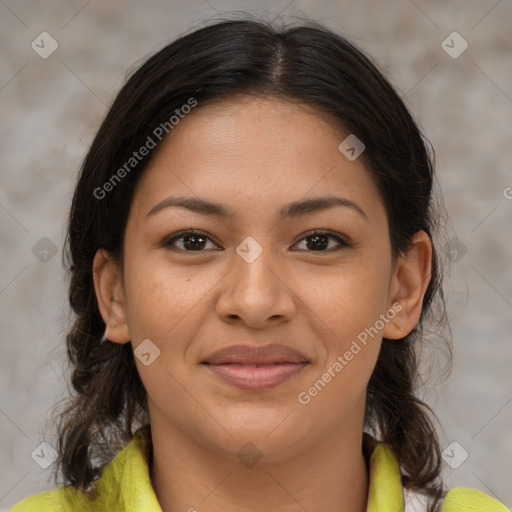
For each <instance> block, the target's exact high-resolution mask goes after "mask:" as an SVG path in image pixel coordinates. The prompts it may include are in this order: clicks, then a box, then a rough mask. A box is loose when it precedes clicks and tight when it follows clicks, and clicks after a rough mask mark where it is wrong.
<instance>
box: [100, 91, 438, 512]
mask: <svg viewBox="0 0 512 512" xmlns="http://www.w3.org/2000/svg"><path fill="white" fill-rule="evenodd" d="M347 135H348V133H340V130H339V128H338V127H336V125H335V124H334V122H330V120H329V119H328V118H326V117H325V116H320V115H318V113H317V112H316V111H315V110H313V109H312V108H311V107H308V106H306V105H300V104H296V103H295V104H294V103H289V102H285V101H283V100H278V99H275V98H272V99H269V98H267V99H261V98H260V99H255V98H248V97H244V98H238V99H232V100H230V101H229V102H227V101H224V102H220V103H216V104H210V105H206V106H203V107H201V106H200V105H199V106H198V107H197V108H196V109H195V110H194V111H193V113H191V114H189V115H188V116H186V117H185V118H184V119H183V120H181V121H180V123H179V125H177V126H176V127H175V128H174V129H173V131H172V132H171V134H170V135H169V136H168V138H167V139H166V140H165V141H164V143H163V145H162V146H161V147H160V148H159V150H158V151H157V152H156V153H155V154H154V155H153V158H152V160H151V161H150V164H149V166H148V168H147V169H146V171H145V172H144V174H143V175H142V177H141V179H140V181H139V183H138V184H137V187H136V190H135V194H134V197H133V201H132V204H131V208H130V214H129V218H128V223H127V227H126V233H125V253H124V254H125V259H124V266H123V267H122V268H121V265H119V264H118V263H117V262H116V261H115V260H114V259H113V258H111V257H110V256H109V254H108V253H106V252H105V251H104V250H103V249H100V250H99V251H98V253H97V254H96V257H95V260H94V267H93V272H94V283H95V288H96V294H97V297H98V302H99V306H100V310H101V314H102V316H103V319H104V321H105V324H106V326H107V330H106V335H107V338H108V339H109V340H110V341H111V342H114V343H128V342H130V341H131V342H132V344H133V347H134V349H135V348H136V347H137V346H138V345H139V344H140V343H141V342H142V341H143V340H145V339H150V340H151V342H152V343H154V344H155V345H156V346H157V347H158V348H159V349H160V351H161V352H160V355H159V357H157V358H156V359H155V360H154V361H153V362H152V363H151V364H150V365H148V366H146V365H144V364H142V362H141V361H140V360H139V359H138V358H135V361H136V363H137V368H138V371H139V374H140V376H141V379H142V381H143V383H144V386H145V388H146V390H147V393H148V397H149V414H150V420H151V425H152V436H153V446H154V461H153V464H152V467H151V478H152V482H153V486H154V488H155V492H156V495H157V497H158V500H159V502H160V504H161V506H162V509H163V510H164V511H176V510H183V511H185V510H190V509H191V508H192V507H193V508H195V509H197V510H199V511H201V510H208V511H212V512H216V511H224V512H230V511H239V510H242V509H243V510H251V511H254V512H259V511H262V512H263V511H266V512H268V511H274V510H275V511H280V512H288V511H298V510H308V512H316V511H325V510H343V511H345V512H363V511H365V510H366V504H367V494H368V485H369V481H368V473H367V467H366V464H365V459H364V457H363V453H362V449H361V445H362V433H363V417H364V411H365V405H366V402H365V399H366V398H365V397H366V387H367V383H368V380H369V378H370V375H371V373H372V370H373V368H374V366H375V363H376V360H377V356H378V353H379V349H380V345H381V342H382V337H386V338H387V339H388V341H386V343H393V341H392V340H393V339H397V338H401V337H403V336H405V335H406V334H407V333H408V332H409V331H410V330H411V329H412V328H413V327H414V326H415V325H416V324H417V322H418V321H419V317H420V314H421V306H422V301H423V296H424V294H425V291H426V288H427V285H428V282H429V280H430V265H431V255H432V249H431V244H430V240H429V238H428V236H427V235H426V233H424V232H423V231H419V232H418V233H416V235H415V237H414V244H413V246H412V248H411V250H410V251H409V252H408V254H407V255H405V256H402V257H400V258H399V259H398V261H397V262H396V264H395V265H393V262H392V260H391V247H390V242H389V234H388V221H387V216H386V211H385V208H384V203H383V202H382V199H381V197H380V195H379V193H378V190H377V188H376V185H375V183H374V181H373V178H372V177H371V175H370V174H369V172H368V171H367V170H366V168H365V167H364V164H363V161H362V158H358V159H356V160H355V161H349V160H348V159H347V158H346V157H345V156H344V155H343V154H342V153H341V152H340V151H339V150H338V145H339V144H340V142H341V141H342V140H343V139H344V138H345V137H346V136H347ZM177 195H180V196H188V197H201V198H204V199H208V200H210V201H214V202H219V203H222V204H224V205H225V206H226V207H228V208H230V209H232V210H233V212H234V216H233V218H219V217H215V216H209V215H202V214H199V213H197V212H192V211H189V210H187V209H184V208H179V207H168V208H164V209H162V210H160V211H159V212H158V213H156V214H155V215H152V216H149V217H147V214H148V212H149V211H150V210H151V209H152V208H153V207H154V206H155V205H157V204H158V203H159V202H160V201H162V200H164V199H165V198H167V197H169V196H177ZM326 195H335V196H341V197H345V198H347V199H350V200H351V201H353V202H355V203H357V204H358V205H359V206H360V207H361V208H362V209H363V210H364V212H365V213H366V218H365V217H364V216H362V215H360V214H358V213H357V212H356V211H355V210H353V209H351V208H348V207H341V206H336V207H331V208H329V209H324V210H322V211H316V212H309V213H307V214H305V215H303V216H300V217H296V218H290V219H286V220H280V221H278V220H277V217H276V215H277V212H278V210H279V208H280V207H282V206H283V205H285V204H287V203H289V202H292V201H298V200H303V199H305V198H306V197H307V198H311V197H320V196H326ZM191 226H192V227H193V228H194V229H198V230H202V231H204V232H206V233H207V234H208V236H209V238H208V239H207V241H206V242H205V244H203V245H202V246H201V249H200V250H199V252H198V251H197V250H196V251H195V252H194V249H193V248H192V249H190V245H189V246H188V247H189V248H188V252H187V249H185V248H184V247H185V245H186V244H185V241H184V240H183V239H180V240H177V241H175V242H174V249H173V247H172V246H167V247H166V246H164V244H163V243H162V242H163V241H164V240H165V239H166V237H169V236H170V235H172V234H173V233H177V232H178V231H181V230H187V229H190V227H191ZM313 229H322V230H330V231H332V232H333V233H334V234H338V235H339V236H341V237H342V238H348V240H349V241H351V242H352V244H353V245H352V246H351V247H343V246H340V245H339V242H338V241H337V240H336V239H335V238H334V239H333V238H330V237H329V238H326V239H322V240H323V241H325V242H328V243H329V246H328V248H327V249H319V250H315V246H314V245H313V246H312V247H313V248H310V247H311V246H310V247H308V245H307V244H308V242H311V239H310V238H305V237H306V236H307V233H308V232H309V231H311V230H313ZM248 236H251V237H253V238H254V239H255V240H256V241H257V242H258V243H259V244H260V246H261V248H262V253H261V255H260V256H259V257H258V258H257V259H256V260H254V261H252V262H251V263H248V262H247V261H245V260H244V259H243V258H242V257H240V256H239V254H238V253H237V252H236V248H237V247H238V246H239V245H240V244H241V242H242V241H243V240H244V239H245V238H246V237H248ZM216 248H220V249H222V250H215V249H216ZM336 249H337V250H336ZM397 302H399V303H400V304H401V305H402V307H403V308H402V310H401V311H400V312H399V313H397V314H396V316H395V317H394V318H393V320H391V321H389V322H388V323H386V324H385V327H384V329H383V330H381V331H380V332H379V334H378V335H376V336H375V337H373V339H372V338H370V341H369V342H368V344H367V345H366V346H365V347H364V348H363V349H362V350H361V351H360V352H359V353H358V354H357V355H356V356H354V358H353V359H352V360H351V361H350V362H349V364H348V365H347V366H345V367H344V368H343V370H342V371H341V372H339V373H338V374H337V375H336V377H334V378H332V379H331V381H330V382H329V383H328V384H327V385H326V386H325V388H323V389H322V391H321V392H319V393H318V394H317V396H315V397H314V398H312V399H311V401H310V402H309V403H308V404H307V405H303V404H301V403H299V401H298V400H297V396H298V394H299V393H300V392H302V391H307V390H308V388H310V387H311V386H312V385H313V383H314V382H315V381H317V380H318V379H319V378H320V377H321V376H322V374H324V373H325V372H326V371H327V368H329V367H330V366H331V365H332V364H333V362H334V361H336V358H337V357H338V356H339V355H343V354H344V353H345V352H346V351H347V350H348V349H349V347H350V345H351V343H352V341H353V340H355V339H356V337H357V335H358V334H359V333H361V332H362V331H364V329H365V328H368V327H370V326H373V325H374V324H375V322H376V320H378V319H379V315H381V314H383V313H385V312H386V311H387V310H389V308H391V307H392V305H393V304H396V303H397ZM400 328H402V329H403V331H401V330H400ZM240 343H241V344H245V343H247V344H253V345H266V344H269V343H280V344H284V345H286V346H289V347H292V348H295V349H297V350H299V351H300V352H302V354H303V355H304V356H305V357H306V358H307V359H308V360H309V361H310V364H309V365H308V366H306V368H305V369H304V370H302V372H301V373H299V374H298V375H297V376H295V377H294V378H292V379H291V380H288V381H286V382H284V383H282V384H280V385H279V386H277V387H274V388H272V389H269V390H263V391H259V392H253V391H244V390H241V389H239V388H237V387H235V386H233V385H231V384H228V383H226V382H225V381H223V380H221V379H220V378H219V377H217V376H215V375H214V374H212V373H211V372H210V371H208V369H207V368H205V366H204V365H201V364H200V362H201V361H202V360H204V359H205V357H206V356H207V355H208V354H211V353H212V352H214V351H216V350H218V349H220V348H225V347H227V346H230V345H233V344H240ZM248 442H250V443H252V444H253V445H254V446H255V447H256V449H257V451H258V453H259V454H261V458H260V459H259V460H258V461H257V463H256V464H254V465H253V466H252V467H248V466H247V465H245V464H243V463H242V462H241V461H240V460H239V458H238V457H237V453H238V452H239V451H240V449H241V448H242V447H243V446H244V445H246V443H248ZM253 449H254V448H253Z"/></svg>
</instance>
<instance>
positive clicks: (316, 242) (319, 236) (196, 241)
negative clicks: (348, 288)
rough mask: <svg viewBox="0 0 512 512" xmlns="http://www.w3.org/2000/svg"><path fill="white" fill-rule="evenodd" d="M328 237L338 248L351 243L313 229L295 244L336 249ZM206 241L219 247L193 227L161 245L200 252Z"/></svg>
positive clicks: (313, 247)
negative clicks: (177, 243)
mask: <svg viewBox="0 0 512 512" xmlns="http://www.w3.org/2000/svg"><path fill="white" fill-rule="evenodd" d="M329 239H331V240H334V241H336V242H337V245H338V249H339V248H343V247H350V246H351V244H350V243H348V242H347V241H346V240H344V239H343V238H341V237H340V236H338V235H335V234H334V233H330V232H329V231H313V232H311V233H308V234H306V235H305V236H303V237H302V239H301V240H300V241H299V242H297V244H299V243H301V242H302V241H303V240H306V242H305V244H306V247H307V249H309V250H310V251H308V252H326V249H327V250H328V251H331V250H337V249H336V247H334V248H333V247H329ZM178 241H180V242H181V243H182V246H181V247H177V246H176V242H178ZM208 241H209V242H210V243H211V244H212V245H213V247H210V250H211V249H213V250H218V249H219V247H218V246H217V245H216V244H215V243H214V242H213V241H212V240H211V239H210V237H209V236H208V235H207V234H206V233H204V232H203V231H198V230H195V229H191V230H187V231H182V232H180V233H178V234H176V235H174V236H172V237H171V238H168V239H167V240H166V241H164V244H163V245H165V246H173V247H175V248H177V249H179V250H182V251H185V252H202V250H203V249H207V247H205V246H206V245H208ZM297 244H296V245H297ZM299 250H303V249H299Z"/></svg>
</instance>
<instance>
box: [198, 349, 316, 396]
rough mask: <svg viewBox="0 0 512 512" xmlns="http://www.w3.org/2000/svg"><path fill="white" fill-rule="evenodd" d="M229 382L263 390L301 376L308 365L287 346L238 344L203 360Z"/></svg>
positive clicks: (244, 387)
mask: <svg viewBox="0 0 512 512" xmlns="http://www.w3.org/2000/svg"><path fill="white" fill-rule="evenodd" d="M201 364H203V365H205V366H206V367H207V368H208V370H210V371H211V372H213V373H214V374H215V375H216V376H217V377H219V378H221V379H222V380H224V381H225V382H227V383H229V384H232V385H234V386H236V387H238V388H240V389H243V390H246V391H261V390H264V389H270V388H273V387H276V386H278V385H279V384H282V383H284V382H285V381H287V380H289V379H291V378H293V377H295V376H296V375H298V374H299V373H300V372H301V371H302V370H303V369H304V368H305V367H306V366H307V365H308V364H310V361H308V360H307V359H306V358H305V357H304V356H303V355H302V354H301V353H300V352H298V351H297V350H294V349H292V348H289V347H285V346H283V345H266V346H263V347H251V346H248V345H234V346H231V347H227V348H225V349H222V350H219V351H217V352H215V353H213V354H211V355H210V356H209V357H208V358H207V359H206V360H204V361H201Z"/></svg>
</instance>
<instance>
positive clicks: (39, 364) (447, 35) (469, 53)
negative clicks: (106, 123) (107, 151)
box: [0, 0, 512, 509]
mask: <svg viewBox="0 0 512 512" xmlns="http://www.w3.org/2000/svg"><path fill="white" fill-rule="evenodd" d="M234 10H242V11H245V12H250V13H254V14H263V15H265V16H270V17H273V16H274V15H276V14H278V13H280V12H281V13H282V15H283V16H286V15H299V16H301V15H306V16H309V17H313V18H316V19H319V20H320V21H323V22H325V23H326V24H327V25H328V26H330V27H331V28H334V29H336V30H340V31H342V32H343V33H345V34H346V35H348V36H349V37H351V38H353V40H354V41H355V42H356V43H357V44H359V45H360V46H361V47H362V48H363V49H364V50H366V51H368V52H369V53H370V54H371V55H373V56H374V57H375V58H376V59H377V60H378V62H379V63H380V64H381V66H382V67H383V68H384V69H385V70H386V73H387V74H388V76H389V77H390V78H391V80H392V82H393V83H394V84H395V85H396V87H397V88H398V89H399V90H400V91H401V93H402V95H403V97H404V98H405V100H406V101H407V104H408V105H409V106H410V107H411V109H413V111H414V113H415V115H416V116H417V118H418V119H420V120H421V121H420V122H421V125H422V126H423V128H424V131H425V134H426V136H427V137H428V138H429V139H430V140H431V142H432V143H433V145H434V147H435V149H436V154H437V164H438V175H439V182H440V185H441V188H442V190H443V192H444V197H445V201H446V208H447V210H448V213H449V216H450V223H451V229H452V231H451V232H450V237H451V238H452V241H451V243H450V245H449V247H446V249H447V250H451V252H450V254H451V256H450V257H451V259H452V262H453V263H452V271H451V274H450V280H449V292H450V295H449V298H448V304H449V306H450V312H451V314H452V331H453V339H454V356H455V358H454V370H453V373H452V375H451V377H450V379H449V380H448V381H447V382H446V383H444V384H443V385H441V386H438V387H436V388H430V389H429V390H427V395H426V396H427V397H428V399H429V402H430V403H431V404H432V405H433V407H434V408H435V410H436V411H437V413H438V415H439V417H440V419H441V422H442V424H443V427H444V431H443V432H442V436H443V447H446V448H447V450H446V452H445V460H446V463H445V469H446V478H447V481H448V484H449V486H450V487H455V486H467V487H475V488H479V489H482V490H483V491H485V492H487V493H489V494H491V495H494V496H496V497H498V498H499V499H500V500H502V501H504V502H505V503H506V504H507V505H508V506H509V507H512V487H511V486H510V480H511V467H512V438H511V436H510V432H511V427H512V403H511V402H512V373H511V372H510V365H511V362H512V343H511V336H510V331H511V329H512V272H511V253H512V237H511V225H512V223H511V217H512V215H511V214H512V173H511V162H512V126H511V125H512V123H511V120H512V31H511V30H510V27H511V26H512V2H511V0H500V1H497V0H480V1H477V0H465V1H462V0H460V1H449V2H446V1H441V0H431V1H422V0H415V1H412V0H390V1H387V2H377V1H371V0H364V1H361V0H360V1H355V0H353V1H341V0H339V1H336V0H325V1H322V2H318V1H316V2H315V1H313V0H295V1H281V0H279V1H275V2H270V1H261V2H254V1H252V2H251V1H248V0H247V1H235V0H232V1H229V0H223V1H221V0H209V1H206V0H197V1H189V2H185V1H184V0H169V1H164V0H149V1H147V2H136V1H122V0H117V1H110V2H101V1H99V0H91V1H89V2H87V1H86V0H73V1H66V2H64V1H62V0H60V1H57V0H51V1H47V2H30V1H24V0H2V1H0V27H1V30H0V43H1V44H0V48H1V49H0V52H1V60H0V119H1V121H0V130H1V132H0V149H1V159H0V179H1V182H0V183H1V185H0V226H1V228H0V237H1V241H2V244H1V261H2V264H1V274H0V321H1V326H2V328H1V337H2V338H1V358H0V366H1V374H0V432H1V433H2V435H1V437H0V455H1V460H0V471H1V477H0V509H2V508H3V509H7V508H9V507H10V506H11V505H12V504H14V503H15V502H17V501H19V500H20V499H22V498H23V497H25V496H27V495H29V494H33V493H35V492H39V491H41V490H44V489H50V488H52V483H51V482H49V481H48V477H49V475H50V469H44V466H46V465H48V464H50V463H51V449H50V448H49V447H48V446H43V447H40V443H41V442H43V441H46V442H48V443H49V445H52V443H54V441H55V437H54V436H53V435H52V433H51V432H48V431H45V425H44V421H45V419H46V415H47V412H48V410H49V407H50V406H51V405H52V404H53V403H54V402H55V401H56V400H57V399H58V398H59V397H61V396H62V395H63V393H64V392H65V384H64V378H63V375H64V371H65V370H64V368H65V367H64V357H65V351H64V333H65V331H66V326H67V323H68V321H69V319H68V315H69V313H68V305H67V298H66V282H65V280H64V271H63V269H62V264H61V257H60V255H61V251H62V245H63V240H64V227H65V219H66V214H67V210H68V207H69V203H70V200H71V194H72V190H73V183H74V179H75V176H76V172H77V170H78V167H79V164H80V162H81V159H82V158H83V157H84V155H85V152H86V150H87V147H88V145H89V144H90V142H91V141H92V137H93V135H94V133H95V130H96V129H97V128H98V126H99V123H100V121H101V119H102V118H103V116H104V114H105V112H106V109H107V106H108V105H109V104H110V102H111V101H112V100H113V97H114V95H115V93H116V92H117V91H118V89H119V87H120V86H121V85H122V83H123V82H124V75H125V72H126V71H127V70H128V69H130V68H132V67H133V66H134V65H135V64H137V63H140V62H141V60H142V59H144V58H145V57H147V56H148V55H149V54H150V53H152V52H154V51H155V50H157V49H159V48H161V47H162V46H163V45H164V44H165V43H166V42H168V41H169V40H171V39H173V38H174V37H176V36H177V35H179V34H180V33H182V32H184V31H188V30H190V29H191V28H193V27H194V26H198V25H199V24H200V23H202V22H205V21H207V20H208V19H210V18H211V17H212V16H216V17H218V16H219V15H221V16H229V15H230V14H229V13H230V12H232V11H234ZM43 32H47V33H48V34H49V35H46V34H43V35H40V34H41V33H43ZM453 32H457V34H453ZM443 41H444V42H443ZM466 44H467V48H466ZM55 45H58V47H56V49H54V47H55ZM52 50H55V51H54V52H53V53H51V52H52ZM50 53H51V55H50ZM452 443H457V444H452ZM31 454H32V455H31ZM466 457H467V458H466ZM41 466H42V467H41Z"/></svg>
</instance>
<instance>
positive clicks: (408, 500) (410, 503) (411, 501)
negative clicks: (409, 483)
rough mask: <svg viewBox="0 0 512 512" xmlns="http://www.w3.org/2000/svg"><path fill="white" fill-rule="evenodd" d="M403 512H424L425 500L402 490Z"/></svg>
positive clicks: (422, 496) (411, 492)
mask: <svg viewBox="0 0 512 512" xmlns="http://www.w3.org/2000/svg"><path fill="white" fill-rule="evenodd" d="M403 492H404V506H405V511H404V512H426V510H427V498H426V497H425V496H424V495H422V494H418V493H415V492H413V491H411V490H409V489H404V491H403Z"/></svg>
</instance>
